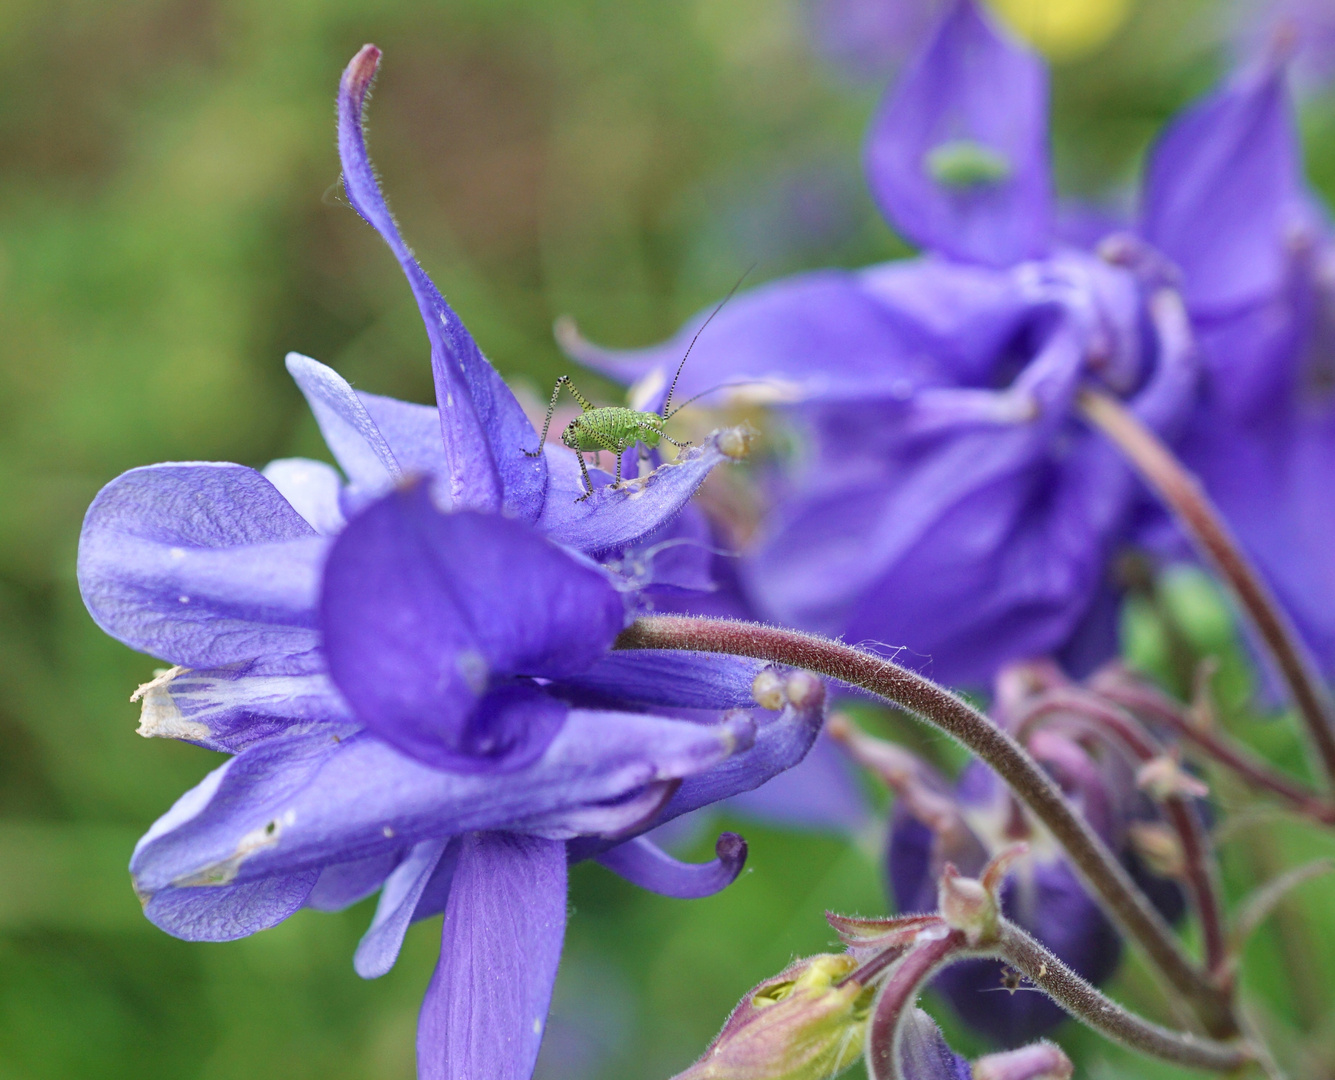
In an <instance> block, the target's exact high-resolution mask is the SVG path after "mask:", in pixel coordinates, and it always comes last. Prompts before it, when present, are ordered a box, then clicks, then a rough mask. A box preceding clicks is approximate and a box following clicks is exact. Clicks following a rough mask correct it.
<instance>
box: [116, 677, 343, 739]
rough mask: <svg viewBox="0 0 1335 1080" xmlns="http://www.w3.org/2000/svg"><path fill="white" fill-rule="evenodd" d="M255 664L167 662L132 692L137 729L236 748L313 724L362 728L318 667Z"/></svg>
mask: <svg viewBox="0 0 1335 1080" xmlns="http://www.w3.org/2000/svg"><path fill="white" fill-rule="evenodd" d="M300 659H302V660H309V657H302V658H300ZM294 666H296V665H294ZM305 666H310V665H305ZM256 668H257V665H254V664H239V665H234V666H232V667H226V668H212V669H205V670H202V671H197V670H193V669H181V668H172V669H171V670H170V671H168V672H165V673H164V674H162V675H160V676H158V677H157V678H156V679H154V680H153V681H152V682H149V683H145V684H144V685H143V686H141V687H140V688H139V689H138V690H137V691H136V692H135V694H134V700H138V701H140V703H141V704H140V710H141V711H140V714H139V734H140V735H144V736H146V737H150V738H152V737H157V738H170V739H183V740H185V741H186V742H192V743H196V744H198V745H199V746H205V747H208V748H209V749H210V750H221V751H222V752H224V753H228V754H235V753H238V752H239V751H241V750H244V749H245V748H246V747H247V746H251V745H253V744H254V743H257V742H261V741H263V740H265V739H270V738H273V737H275V736H278V735H284V734H295V733H296V732H299V731H309V730H312V729H313V728H315V727H317V726H318V727H322V728H323V730H324V731H325V732H326V733H327V734H328V735H330V736H335V735H337V736H344V735H350V734H352V733H353V732H354V731H356V730H357V728H358V727H359V725H358V724H357V723H356V722H355V721H354V720H353V717H352V713H351V711H350V710H349V709H348V706H347V704H346V703H345V702H344V701H343V698H342V697H341V696H340V695H339V692H338V691H337V690H336V689H334V684H333V683H331V682H330V681H329V677H328V675H326V674H324V673H323V672H322V671H320V670H318V669H317V670H315V671H311V672H302V671H300V670H297V671H295V672H293V673H291V674H288V673H287V672H283V671H278V672H271V671H262V670H256Z"/></svg>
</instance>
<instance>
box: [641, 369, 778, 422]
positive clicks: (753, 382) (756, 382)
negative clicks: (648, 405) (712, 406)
mask: <svg viewBox="0 0 1335 1080" xmlns="http://www.w3.org/2000/svg"><path fill="white" fill-rule="evenodd" d="M765 382H766V380H765V379H742V380H741V381H740V382H721V383H718V384H716V385H714V386H711V387H709V389H707V390H701V391H700V392H699V393H698V394H692V395H691V396H690V397H688V398H687V399H686V400H685V401H683V402H682V403H681V404H680V405H678V406H677V407H676V408H675V409H673V410H672V411H671V412H670V413H668V414H666V415H665V416H664V417H663V419H664V420H671V419H672V418H673V417H674V416H676V415H677V413H679V412H681V410H682V409H684V408H686V406H687V405H690V404H691V403H692V402H694V401H699V400H700V399H701V398H702V397H706V396H708V395H709V394H712V393H713V392H714V391H715V390H728V389H730V388H732V387H734V386H762V385H764V383H765Z"/></svg>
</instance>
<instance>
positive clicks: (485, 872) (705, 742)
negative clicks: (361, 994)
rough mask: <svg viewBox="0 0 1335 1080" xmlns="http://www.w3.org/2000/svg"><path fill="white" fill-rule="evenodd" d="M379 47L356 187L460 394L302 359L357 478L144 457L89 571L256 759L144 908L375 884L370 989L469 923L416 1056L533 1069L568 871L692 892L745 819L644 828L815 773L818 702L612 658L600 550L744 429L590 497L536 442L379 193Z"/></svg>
mask: <svg viewBox="0 0 1335 1080" xmlns="http://www.w3.org/2000/svg"><path fill="white" fill-rule="evenodd" d="M378 56H379V53H378V50H376V49H374V48H373V47H370V46H368V47H367V48H365V49H363V50H362V51H361V52H360V53H359V54H358V56H357V57H356V58H354V60H353V61H352V63H351V64H350V65H349V67H348V69H347V71H346V72H345V74H344V78H343V83H342V88H341V92H340V96H339V146H340V152H341V155H342V158H343V166H344V179H345V184H346V186H347V190H348V195H349V199H350V200H351V201H352V203H353V205H354V207H356V208H357V210H358V211H359V212H360V213H361V214H362V216H363V217H365V218H366V219H367V220H368V221H370V222H371V224H372V225H374V226H375V228H376V229H377V230H378V231H379V232H380V233H381V235H382V236H383V237H384V238H385V240H386V241H387V242H388V243H389V245H390V247H391V249H392V250H393V251H394V253H395V255H396V257H398V259H399V261H400V263H401V265H402V266H403V268H404V271H405V273H406V274H407V276H408V279H409V283H410V285H411V287H412V289H413V292H414V295H415V296H416V297H417V299H418V303H419V306H420V308H421V310H422V314H423V317H424V320H425V322H426V327H427V335H428V338H429V340H430V343H431V354H432V364H433V371H434V373H435V377H436V382H437V388H438V399H439V408H429V407H426V406H419V405H410V404H406V403H403V402H397V401H393V400H391V399H388V398H382V397H377V396H375V395H370V394H364V393H360V392H357V391H354V390H352V388H351V387H350V386H349V385H348V384H347V383H346V382H345V381H344V380H342V379H341V378H340V377H339V376H337V375H336V374H335V373H334V372H332V371H331V370H330V369H328V368H326V367H324V366H323V365H321V364H318V363H317V362H315V361H313V360H310V359H308V358H305V357H300V356H296V355H293V356H289V358H288V367H289V370H290V371H291V372H292V373H293V375H294V377H295V378H296V379H297V381H298V384H299V385H300V386H301V388H302V390H303V393H305V395H306V397H307V400H308V401H309V402H310V404H311V407H312V410H313V411H314V412H315V414H316V418H317V420H318V421H319V423H320V427H321V430H322V432H323V433H324V435H325V437H326V439H327V441H328V442H329V445H330V448H331V450H332V451H333V452H334V456H335V458H336V459H337V460H338V462H339V463H340V465H341V466H342V467H343V469H344V472H345V474H346V476H347V483H346V484H344V483H343V482H342V480H341V479H340V477H339V476H338V475H337V473H335V472H334V470H332V469H331V468H329V467H328V466H325V465H323V464H321V463H318V462H310V461H300V460H286V461H280V462H275V463H274V464H273V465H271V466H269V467H268V468H267V469H266V470H265V471H264V472H263V473H260V472H257V471H255V470H253V469H248V468H245V467H243V466H240V465H231V464H225V463H178V464H165V465H155V466H149V467H146V468H141V469H135V470H132V471H130V472H129V473H126V474H124V475H123V476H121V477H119V478H117V479H116V480H114V481H112V482H111V483H110V484H108V485H107V487H106V488H104V489H103V491H102V492H101V493H99V495H98V497H97V498H96V499H95V500H94V503H93V505H92V506H91V507H90V508H89V511H88V515H87V517H86V520H85V523H84V529H83V533H82V535H81V538H80V551H79V583H80V588H81V592H82V594H83V597H84V600H85V603H86V605H87V607H88V609H89V611H90V613H91V614H92V615H93V617H94V619H95V620H96V621H97V622H98V624H99V625H100V626H101V627H102V628H103V629H104V630H106V631H107V632H108V633H110V634H111V635H113V636H115V637H117V638H118V639H120V640H121V641H123V642H125V643H126V644H127V645H130V646H131V647H132V648H136V649H139V650H142V651H144V652H148V653H151V654H152V655H154V656H158V657H161V658H163V659H165V660H167V661H169V662H170V663H171V664H173V665H174V666H173V667H172V668H171V669H170V670H168V671H166V672H164V673H162V675H160V677H159V678H157V679H154V680H153V681H152V682H150V683H148V684H146V685H145V686H143V687H141V688H140V691H139V692H138V693H137V694H136V697H139V698H142V700H143V716H142V722H141V729H140V730H141V733H143V734H145V735H158V736H167V737H174V738H181V739H185V740H187V741H191V742H195V743H197V744H199V745H202V746H206V747H209V748H212V749H215V750H221V751H224V752H228V753H232V754H235V755H236V756H234V757H233V758H232V759H231V760H229V761H228V762H227V763H226V764H224V765H223V766H221V767H220V768H219V769H216V770H215V771H214V772H213V773H211V774H210V775H209V776H208V777H207V778H206V779H205V780H204V781H203V782H202V783H201V784H200V785H198V786H197V787H196V788H195V789H193V790H192V791H190V792H188V793H187V794H186V795H185V796H183V797H182V798H181V799H180V800H179V801H178V802H177V804H176V805H175V806H174V807H173V808H172V809H171V810H170V811H169V812H168V813H167V814H166V815H165V816H164V817H163V818H161V819H160V820H159V821H158V822H157V823H155V825H154V826H153V827H152V828H151V829H150V830H149V832H148V833H147V835H146V836H145V837H144V838H143V840H142V841H141V842H140V844H139V845H138V847H137V848H136V851H135V855H134V859H133V863H132V872H133V874H134V878H135V884H136V888H137V889H138V891H139V893H140V896H141V898H142V899H143V902H144V907H145V912H146V914H147V915H148V917H149V918H150V919H151V920H153V921H154V922H155V923H156V924H157V925H159V926H161V927H163V928H164V929H166V930H168V931H169V932H171V933H173V934H176V935H177V936H180V937H184V938H188V939H192V940H227V939H231V938H236V937H240V936H243V935H246V934H250V933H253V932H255V931H256V930H260V929H263V928H265V927H268V926H272V925H274V924H275V923H276V922H278V921H280V920H282V919H284V918H286V917H287V916H288V915H290V914H291V913H292V912H294V911H295V910H297V909H298V908H300V907H302V906H303V905H305V906H310V907H315V908H319V909H323V910H333V909H338V908H341V907H345V906H347V905H348V904H351V903H353V902H355V901H357V900H360V899H362V898H364V897H366V896H368V895H370V894H372V893H374V892H375V891H377V890H378V889H379V890H381V899H380V904H379V908H378V910H377V914H376V918H375V920H374V922H373V924H372V926H371V928H370V930H369V931H368V933H367V935H366V937H365V939H364V940H363V942H362V944H361V946H360V947H359V950H358V954H357V959H356V966H357V969H358V971H359V972H361V973H362V974H363V975H366V976H368V977H370V976H375V975H379V974H383V973H384V972H385V971H386V970H388V968H389V967H390V966H391V965H392V964H393V962H394V959H395V957H396V955H397V953H398V949H399V945H400V943H401V941H402V938H403V933H404V931H405V929H406V927H407V926H408V924H409V923H410V922H411V921H412V920H413V919H416V918H424V917H427V916H429V915H431V914H437V913H440V912H441V911H444V912H445V915H446V918H445V931H444V934H445V936H444V944H443V948H442V954H441V961H440V965H439V967H438V969H437V975H436V978H435V980H433V983H432V987H431V990H430V991H429V992H428V997H427V1002H426V1005H425V1007H424V1009H423V1016H422V1025H421V1033H420V1040H419V1054H420V1062H421V1075H422V1076H424V1077H447V1076H449V1077H453V1076H458V1075H478V1076H504V1077H526V1076H527V1075H528V1074H529V1072H530V1071H531V1069H532V1064H533V1060H534V1058H535V1056H536V1053H537V1047H538V1044H539V1041H540V1039H541V1033H542V1027H543V1022H544V1017H545V1013H546V1003H547V1000H548V997H549V995H550V991H551V982H552V978H553V977H554V975H555V969H556V964H557V960H558V958H559V955H560V948H561V940H562V934H563V928H564V923H565V907H566V901H565V878H566V870H565V868H566V864H567V862H568V861H570V860H571V859H581V858H589V857H593V858H597V859H599V860H600V861H602V862H604V863H605V864H606V865H607V866H608V867H610V868H612V869H613V870H614V871H616V872H617V873H619V874H621V875H623V876H625V877H627V878H629V879H630V880H633V881H636V882H639V883H641V884H643V885H645V886H646V887H648V888H651V889H656V890H658V891H661V892H665V893H667V894H670V895H679V896H684V897H691V896H702V895H708V894H709V893H711V892H714V891H717V890H718V889H719V888H722V887H724V886H726V885H727V884H728V883H730V882H731V881H732V880H733V879H734V878H735V877H736V875H737V873H738V872H739V870H740V869H741V866H742V862H743V861H744V859H745V854H746V848H745V844H744V843H743V842H742V841H741V840H740V838H738V837H735V836H733V835H732V834H724V836H722V837H721V838H720V840H719V844H718V858H717V859H716V860H714V861H713V862H711V863H706V864H703V865H700V866H690V865H686V864H682V863H679V862H677V861H676V860H673V859H671V858H670V857H668V856H667V855H666V854H664V853H663V852H661V851H660V850H658V849H657V848H656V847H655V846H654V845H653V844H652V843H651V842H650V841H648V840H647V839H645V838H643V837H640V836H639V834H640V833H642V832H644V831H647V830H648V829H650V828H653V827H655V826H656V825H658V824H661V823H662V822H663V821H666V820H668V819H670V818H671V817H674V816H676V815H677V814H680V813H685V812H688V811H689V810H692V809H695V808H697V807H700V806H703V805H706V804H708V803H710V802H713V801H716V800H718V799H724V798H728V797H730V796H731V795H734V794H737V793H739V792H742V791H746V790H749V789H750V788H753V787H755V786H756V785H758V784H761V783H763V782H764V781H765V780H766V779H768V778H769V777H770V776H772V775H774V774H775V773H777V772H779V771H782V770H783V769H785V768H788V767H790V766H792V765H794V764H796V763H797V762H798V761H800V760H801V759H802V757H803V756H804V755H805V753H806V751H807V750H808V749H809V747H810V745H811V742H812V740H813V739H814V738H815V735H816V732H817V730H818V728H819V725H820V722H821V718H822V710H823V701H824V695H823V689H822V686H821V683H820V681H819V680H818V679H816V678H815V677H813V676H808V675H805V674H801V673H797V674H791V675H775V674H774V673H773V672H772V671H771V669H769V668H768V667H767V665H765V664H764V663H759V662H754V661H748V660H738V659H735V658H717V657H715V658H702V657H695V656H685V655H671V654H659V653H654V654H650V655H646V654H639V653H636V652H634V651H623V652H620V653H617V654H615V655H612V654H610V653H609V650H610V648H611V645H612V642H613V640H614V639H615V638H616V636H617V634H618V633H619V632H620V630H621V629H622V627H623V626H624V625H625V624H626V622H627V620H628V619H629V618H630V617H631V615H632V614H633V611H634V608H635V605H636V602H637V601H636V590H637V588H638V586H639V584H640V582H638V581H634V580H631V581H628V580H626V579H625V578H623V577H620V576H618V575H617V574H616V573H615V572H614V571H612V570H610V569H608V568H606V567H603V566H601V565H600V564H599V563H598V562H597V561H596V556H598V555H600V554H603V553H610V554H611V555H612V556H614V557H616V558H617V559H621V558H622V557H623V555H624V553H625V552H626V550H627V549H628V548H629V549H633V548H634V546H635V545H636V544H638V543H640V542H641V541H642V540H643V539H644V538H645V537H647V536H650V535H651V534H653V533H655V532H656V531H659V530H661V529H662V528H663V526H664V525H665V524H666V523H667V522H669V521H670V519H671V518H672V517H673V516H674V515H675V514H676V513H677V512H678V511H679V510H680V509H681V508H682V506H683V505H684V503H685V502H686V500H687V499H688V498H689V496H690V494H691V493H692V491H693V490H694V489H695V487H696V486H697V485H698V484H699V482H700V481H701V480H702V479H703V477H704V475H705V474H706V472H707V471H708V470H709V469H710V468H711V467H712V466H713V465H714V464H716V463H717V462H718V461H721V460H724V457H725V455H724V454H723V452H722V450H721V449H720V445H719V444H720V442H721V441H722V442H725V443H726V442H729V439H728V437H727V435H726V433H725V435H723V436H718V437H714V438H711V439H710V440H708V441H707V442H706V443H705V445H704V446H702V447H700V448H697V449H695V450H693V451H692V452H691V453H690V454H687V455H684V457H683V458H682V459H681V460H679V461H678V462H677V463H674V464H673V465H671V466H668V467H664V468H662V469H659V470H657V471H656V472H655V473H654V475H652V476H650V477H648V478H646V479H645V480H644V481H643V482H641V483H639V484H638V485H637V487H636V489H635V490H634V491H630V490H626V489H621V490H617V491H600V492H598V493H597V495H596V497H595V498H593V499H590V500H588V501H587V502H586V503H583V504H581V505H575V503H574V494H575V492H577V491H578V481H577V480H576V479H574V478H573V477H572V475H571V474H572V473H573V467H572V466H568V465H567V464H566V463H563V462H561V461H560V460H559V459H554V458H552V457H551V456H550V455H548V456H545V457H544V458H541V459H537V460H529V459H527V458H526V457H525V456H524V455H523V453H522V450H521V447H522V446H524V445H532V443H533V442H534V441H536V433H535V432H534V430H533V427H532V425H531V424H530V423H529V422H528V420H527V418H526V417H525V416H524V414H523V411H522V410H521V409H520V408H519V405H518V403H517V402H516V401H515V399H514V397H513V395H512V394H511V393H510V391H509V389H508V388H507V387H506V386H505V384H504V383H503V382H502V381H501V380H500V378H499V376H497V374H496V373H495V371H494V370H493V369H492V368H491V366H490V365H489V364H488V363H487V362H486V360H485V359H484V358H483V357H482V354H481V352H480V351H479V350H478V348H477V346H476V344H475V343H474V342H473V339H472V338H471V336H470V335H469V334H468V332H467V330H466V329H465V328H464V327H463V325H462V323H461V322H460V321H459V320H458V317H457V316H456V315H455V314H454V312H453V311H452V310H451V309H450V308H449V307H448V305H447V304H446V303H445V301H444V300H443V299H442V298H441V297H440V294H439V293H438V292H437V291H436V290H435V288H434V286H433V285H432V284H431V282H430V280H429V279H428V278H427V277H426V275H425V273H423V271H422V270H421V268H420V267H419V266H418V265H417V263H416V261H415V260H414V259H413V258H412V256H411V255H410V253H409V252H408V250H407V248H406V247H405V246H404V244H403V242H402V240H401V238H400V237H399V234H398V231H397V228H396V227H395V225H394V222H393V220H392V218H391V217H390V216H389V213H388V210H387V208H386V207H385V204H384V201H383V199H382V197H381V195H380V192H379V188H378V187H377V185H376V183H375V180H374V176H373V174H372V171H371V166H370V163H369V161H368V159H367V157H366V153H365V145H364V140H363V135H362V130H361V110H362V105H363V102H364V98H365V93H366V89H367V86H368V84H369V81H370V78H371V76H372V74H373V73H374V70H375V65H376V61H377V58H378ZM731 441H732V442H735V441H736V440H735V439H734V440H731ZM442 507H444V508H445V509H442ZM760 675H765V676H766V687H767V690H768V689H769V683H770V682H773V681H774V680H775V679H776V678H777V679H778V681H779V683H780V685H781V687H783V688H784V690H783V692H782V693H781V694H780V695H779V697H778V699H777V700H776V699H775V698H774V695H773V694H772V693H768V692H767V693H766V695H765V700H766V703H767V704H771V705H776V706H777V710H778V711H767V710H765V709H757V708H755V706H756V697H755V694H754V692H753V690H752V684H753V682H755V680H756V679H757V677H758V676H760ZM479 949H480V950H482V952H481V953H479V952H478V951H477V950H479ZM483 954H485V956H486V961H485V963H482V962H481V961H480V959H479V958H480V956H481V955H483Z"/></svg>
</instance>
